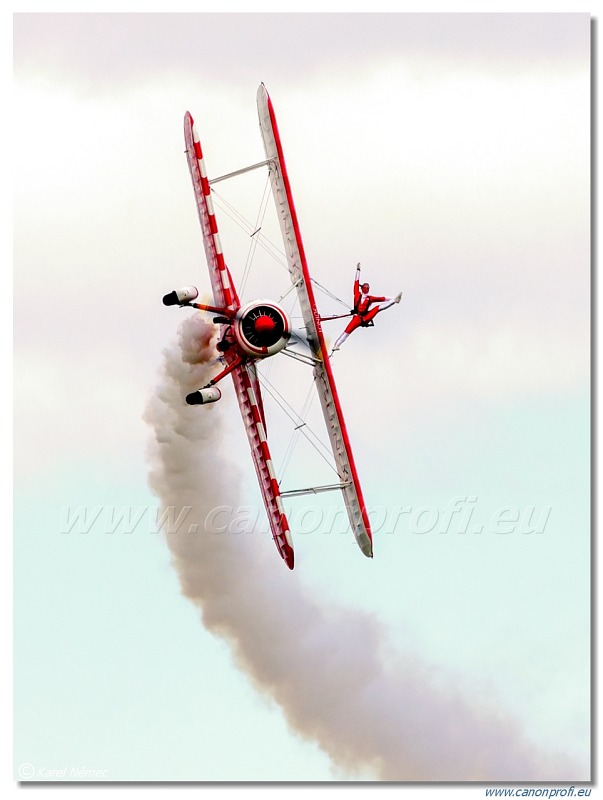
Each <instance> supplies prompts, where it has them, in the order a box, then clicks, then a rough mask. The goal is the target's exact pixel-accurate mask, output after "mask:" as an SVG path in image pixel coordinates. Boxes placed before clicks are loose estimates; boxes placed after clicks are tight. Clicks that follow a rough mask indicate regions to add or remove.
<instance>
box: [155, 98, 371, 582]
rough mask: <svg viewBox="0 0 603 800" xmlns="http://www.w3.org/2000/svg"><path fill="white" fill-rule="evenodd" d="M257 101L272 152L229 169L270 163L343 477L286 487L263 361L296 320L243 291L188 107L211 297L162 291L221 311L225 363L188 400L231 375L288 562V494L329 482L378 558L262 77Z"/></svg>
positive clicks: (172, 300)
mask: <svg viewBox="0 0 603 800" xmlns="http://www.w3.org/2000/svg"><path fill="white" fill-rule="evenodd" d="M257 108H258V115H259V123H260V131H261V135H262V139H263V143H264V150H265V154H266V159H265V161H263V162H261V163H260V164H255V165H253V166H251V167H246V168H244V170H239V171H238V172H237V173H231V175H234V174H238V173H241V172H244V171H246V170H251V169H255V168H256V167H257V168H259V167H264V168H266V167H267V169H268V172H269V176H270V184H271V189H272V195H273V198H274V202H275V205H276V209H277V215H278V220H279V224H280V232H281V234H282V239H283V243H284V247H285V251H286V259H287V267H288V271H289V275H290V279H291V285H292V288H294V289H295V290H296V292H297V299H298V302H299V307H300V309H301V315H302V318H303V322H304V327H305V334H306V339H307V346H308V348H309V350H310V354H311V355H310V358H309V360H308V363H310V364H311V366H312V369H313V372H314V376H313V377H314V385H315V387H316V391H317V393H318V397H319V399H320V404H321V408H322V413H323V416H324V421H325V424H326V429H327V432H328V437H329V441H330V446H331V449H332V453H333V458H334V462H335V467H336V472H337V475H338V482H337V483H336V484H334V485H332V486H320V487H313V488H310V489H307V490H306V489H304V490H293V491H291V492H284V491H281V488H280V486H279V482H278V481H277V478H276V475H275V470H274V467H273V462H272V458H271V455H270V449H269V447H268V442H267V439H266V417H265V412H264V403H263V399H262V391H261V385H260V380H259V378H258V370H257V366H258V364H259V362H260V361H262V360H263V359H267V358H271V357H273V356H275V355H277V354H278V353H281V352H283V351H284V349H285V348H286V347H287V345H288V343H289V341H290V339H291V337H292V326H291V321H290V319H289V318H288V315H287V313H286V312H285V311H284V309H283V308H282V307H281V306H279V304H278V303H276V302H272V301H269V300H254V301H251V302H245V303H241V300H240V299H239V295H238V293H237V289H236V286H235V284H234V282H233V278H232V275H231V273H230V270H229V268H228V266H227V264H226V262H225V259H224V254H223V252H222V245H221V241H220V234H219V232H218V225H217V222H216V214H215V209H214V203H213V200H212V188H211V186H210V184H211V183H212V182H213V181H210V180H209V178H208V173H207V168H206V163H205V158H204V155H203V150H202V147H201V142H200V140H199V135H198V132H197V128H196V126H195V123H194V121H193V118H192V116H191V115H190V113H189V112H187V113H186V115H185V117H184V138H185V143H186V155H187V159H188V166H189V170H190V174H191V178H192V182H193V188H194V194H195V200H196V204H197V212H198V216H199V221H200V223H201V229H202V232H203V242H204V248H205V254H206V258H207V265H208V268H209V275H210V281H211V288H212V294H213V302H212V303H211V304H205V303H196V302H194V301H195V300H196V299H197V297H198V291H197V289H196V287H194V286H191V287H185V288H183V289H179V290H176V291H173V292H170V293H169V294H167V295H165V296H164V298H163V302H164V304H165V305H168V306H171V305H174V306H191V307H193V308H197V309H200V310H202V311H206V312H211V313H213V314H214V315H215V316H214V318H213V321H214V323H216V324H218V325H219V326H220V335H219V341H218V343H217V349H218V352H219V353H220V361H221V365H222V367H223V368H222V369H221V371H220V372H219V373H218V374H217V375H215V376H214V377H213V378H212V380H211V381H210V382H209V383H208V384H207V385H206V386H203V387H201V388H200V389H199V390H198V391H195V392H192V393H191V394H189V395H187V397H186V402H187V403H188V404H190V405H204V404H207V403H214V402H216V401H218V400H219V399H220V397H221V392H220V389H219V387H218V384H219V383H220V382H221V381H222V380H223V379H224V378H225V377H226V376H227V375H231V377H232V380H233V382H234V388H235V393H236V396H237V399H238V404H239V408H240V411H241V415H242V418H243V423H244V425H245V430H246V432H247V437H248V440H249V446H250V449H251V455H252V459H253V463H254V466H255V471H256V473H257V478H258V481H259V486H260V491H261V495H262V499H263V502H264V505H265V507H266V513H267V516H268V520H269V523H270V529H271V532H272V536H273V539H274V542H275V544H276V547H277V549H278V551H279V553H280V555H281V556H282V558H283V560H284V561H285V563H286V564H287V566H288V567H289V569H293V565H294V551H293V541H292V537H291V531H290V528H289V522H288V520H287V515H286V513H285V510H284V505H283V497H285V496H287V495H296V494H308V493H317V492H318V491H325V490H329V489H335V490H339V491H341V493H342V495H343V500H344V503H345V507H346V510H347V515H348V518H349V523H350V526H351V529H352V531H353V533H354V536H355V538H356V541H357V543H358V546H359V547H360V550H361V551H362V553H363V554H364V555H365V556H368V557H369V558H372V555H373V544H372V534H371V527H370V522H369V518H368V514H367V511H366V507H365V503H364V499H363V496H362V490H361V487H360V481H359V478H358V473H357V470H356V465H355V463H354V457H353V455H352V448H351V446H350V440H349V437H348V433H347V429H346V425H345V420H344V417H343V412H342V408H341V403H340V400H339V396H338V393H337V387H336V385H335V379H334V376H333V370H332V367H331V363H330V360H329V354H328V349H327V346H326V343H325V337H324V334H323V328H322V322H323V321H324V320H325V319H331V318H332V317H321V315H320V312H319V311H318V308H317V304H316V298H315V293H314V287H313V281H312V279H311V277H310V272H309V270H308V264H307V261H306V255H305V251H304V245H303V242H302V237H301V233H300V228H299V223H298V218H297V214H296V211H295V205H294V203H293V196H292V194H291V186H290V183H289V177H288V174H287V168H286V165H285V159H284V156H283V148H282V144H281V139H280V135H279V130H278V127H277V123H276V117H275V114H274V108H273V105H272V102H271V100H270V97H269V95H268V92H267V91H266V87H265V86H264V84H261V85H260V87H259V89H258V92H257ZM222 177H230V175H228V176H222ZM220 179H222V178H220ZM215 180H217V179H215Z"/></svg>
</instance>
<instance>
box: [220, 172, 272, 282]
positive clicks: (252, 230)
mask: <svg viewBox="0 0 603 800" xmlns="http://www.w3.org/2000/svg"><path fill="white" fill-rule="evenodd" d="M211 191H212V195H213V196H214V197H215V199H216V201H217V203H216V204H217V205H218V206H219V207H220V208H221V209H222V210H223V211H224V213H225V214H226V215H227V216H228V217H230V219H231V220H233V222H234V223H235V224H236V225H238V226H239V228H241V230H243V231H245V233H246V234H247V235H248V236H252V235H253V238H254V240H257V244H258V245H259V246H260V247H262V248H263V249H264V250H265V251H266V253H268V255H269V256H270V257H271V258H272V259H273V260H274V261H276V263H277V264H278V265H279V266H280V267H283V268H284V269H288V267H287V256H286V255H285V253H284V252H283V251H282V250H280V249H279V248H278V247H276V245H275V244H274V243H273V242H272V241H271V240H270V239H268V237H266V236H264V235H263V234H262V233H256V231H257V225H256V226H254V225H253V224H252V223H251V222H250V221H249V220H248V219H247V218H246V217H244V216H243V214H241V213H240V212H239V211H237V209H236V208H235V207H234V206H233V205H232V204H231V203H229V202H228V200H226V199H225V198H224V197H222V195H221V194H219V193H218V192H217V191H216V190H215V189H214V188H213V186H212V190H211Z"/></svg>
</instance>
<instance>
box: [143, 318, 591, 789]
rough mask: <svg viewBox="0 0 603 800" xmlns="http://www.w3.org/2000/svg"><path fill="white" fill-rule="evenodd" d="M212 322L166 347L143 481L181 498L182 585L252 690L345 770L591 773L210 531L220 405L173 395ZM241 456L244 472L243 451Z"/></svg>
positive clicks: (490, 776) (510, 775)
mask: <svg viewBox="0 0 603 800" xmlns="http://www.w3.org/2000/svg"><path fill="white" fill-rule="evenodd" d="M214 330H215V329H214V326H213V325H210V324H208V323H207V322H205V321H204V320H203V319H202V317H201V315H195V316H194V317H191V318H188V319H187V320H185V321H184V323H183V324H182V326H181V329H180V333H179V342H178V343H177V344H174V345H173V346H172V347H171V348H169V349H168V350H166V352H165V354H164V363H163V369H162V373H161V377H160V385H159V386H158V389H157V391H156V394H155V395H154V397H153V398H152V399H151V401H150V402H149V405H148V407H147V410H146V414H145V419H146V421H147V422H148V423H149V425H150V426H151V428H152V429H153V431H154V439H153V442H152V447H151V468H150V478H149V480H150V485H151V488H152V490H153V492H154V493H155V494H156V495H157V496H158V498H159V500H160V502H161V504H162V506H163V507H164V508H168V507H173V508H175V509H176V511H175V513H174V515H175V516H176V517H177V516H178V509H182V508H185V507H188V506H190V507H191V509H192V510H191V511H190V513H189V514H188V515H187V516H186V524H184V525H182V526H179V527H178V529H177V530H173V531H171V532H169V531H168V532H166V540H167V543H168V546H169V548H170V550H171V554H172V557H173V563H174V566H175V569H176V570H177V573H178V576H179V580H180V585H181V587H182V592H183V593H184V595H185V596H186V597H187V598H189V599H190V600H191V601H192V602H193V603H195V605H196V606H197V607H198V608H199V610H200V613H201V616H202V620H203V624H204V625H205V627H206V628H207V629H208V630H209V631H211V632H212V633H214V634H217V635H219V636H221V637H223V638H224V639H225V640H227V641H228V642H229V644H230V646H231V648H232V651H233V654H234V657H235V660H236V663H237V664H238V666H239V667H240V669H241V670H244V671H245V673H246V674H247V675H248V676H249V678H250V679H251V680H252V681H253V683H254V685H255V686H256V688H257V689H258V691H260V692H262V693H264V694H265V695H267V696H269V697H270V698H272V700H273V701H274V702H276V703H278V705H279V706H280V707H281V709H282V710H283V712H284V714H285V716H286V719H287V721H288V723H289V725H290V727H291V728H292V729H293V731H295V732H296V733H297V734H298V735H301V736H303V737H305V738H307V739H309V740H312V741H314V742H316V743H317V744H318V745H319V746H320V747H321V748H322V750H323V751H324V752H325V753H327V754H328V756H329V757H330V759H331V760H332V762H333V763H334V764H335V765H337V768H338V770H339V771H345V772H346V773H347V774H348V775H349V776H350V777H351V778H353V777H354V776H356V775H358V771H359V770H362V771H364V772H366V771H367V770H370V771H371V772H372V773H373V774H374V776H375V779H377V780H381V781H445V782H453V781H496V782H509V781H523V782H525V781H534V780H543V781H547V782H552V781H563V780H573V781H576V780H586V779H588V777H587V776H585V775H582V777H581V776H580V774H577V773H579V772H583V770H578V768H577V767H576V766H575V765H573V764H572V763H571V762H570V760H569V759H566V758H564V757H563V756H562V755H558V756H555V757H549V756H545V755H543V754H539V753H538V752H537V750H536V748H535V747H534V745H533V744H531V743H529V742H528V741H527V740H526V739H525V738H524V736H523V734H522V731H521V728H520V726H519V725H518V724H516V723H515V722H514V721H513V720H511V719H508V718H506V717H505V716H504V715H503V714H500V713H498V712H497V711H496V710H494V709H491V708H490V709H488V708H484V707H483V705H482V704H480V703H478V702H477V701H473V700H472V699H471V698H468V697H466V696H462V695H461V693H459V692H458V691H456V690H455V689H454V687H452V686H449V685H447V682H446V679H445V676H443V675H442V674H440V673H438V671H437V670H436V669H434V667H433V666H432V665H429V664H426V663H422V661H421V660H420V658H418V657H414V656H412V655H409V654H403V655H399V656H392V654H391V652H390V651H389V649H388V643H387V638H386V636H385V634H384V632H383V630H382V629H381V628H380V625H379V623H378V621H377V620H375V619H374V618H373V617H371V616H370V615H368V614H366V613H362V612H360V611H358V610H357V609H354V610H346V609H345V608H339V609H334V608H331V607H325V605H324V604H322V603H321V599H320V597H314V596H311V595H310V593H309V592H307V591H305V590H304V586H303V576H301V575H299V573H297V572H290V571H289V570H287V569H285V568H284V566H283V565H282V564H281V563H280V562H279V559H278V555H277V554H276V552H272V549H271V548H266V547H263V548H262V547H259V546H258V540H257V537H256V536H254V535H253V534H249V535H242V534H238V535H237V534H229V533H219V532H216V531H212V530H211V529H210V528H209V526H208V523H207V517H208V512H209V511H211V510H212V509H213V508H216V507H218V506H230V507H232V506H236V505H237V495H238V492H239V489H238V485H237V483H238V481H237V477H236V471H235V469H233V466H232V463H231V462H232V461H233V460H234V459H233V457H232V455H231V454H225V453H224V448H223V447H222V424H221V422H222V421H221V415H222V411H221V409H220V404H216V405H212V406H209V407H206V408H199V407H189V406H187V405H186V404H185V402H184V397H185V395H186V394H187V393H189V392H191V391H194V390H195V389H198V388H199V386H202V385H203V384H204V383H207V381H208V380H209V377H210V376H211V374H212V373H213V372H215V366H212V365H211V361H212V359H213V358H214V357H215V341H214V338H213V337H214ZM237 459H238V454H237ZM240 461H241V463H242V464H244V465H247V464H248V467H249V469H250V470H252V469H253V467H252V462H251V458H250V457H249V456H248V454H247V453H245V454H241V455H240ZM209 519H211V515H210V517H209ZM222 521H223V520H222ZM196 526H198V527H196ZM265 550H266V551H267V553H266V556H265V555H264V551H265ZM267 556H269V558H268V557H267Z"/></svg>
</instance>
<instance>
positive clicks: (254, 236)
mask: <svg viewBox="0 0 603 800" xmlns="http://www.w3.org/2000/svg"><path fill="white" fill-rule="evenodd" d="M269 189H270V175H267V176H266V183H265V185H264V193H263V195H262V200H261V202H260V207H259V209H258V215H257V217H256V220H255V226H254V228H253V232H252V233H251V235H250V238H251V242H250V243H249V251H248V253H247V261H246V262H245V269H244V271H243V278H242V280H241V295H243V294H244V293H245V286H246V284H247V278H248V277H249V272H250V270H251V264H252V262H253V258H254V256H255V251H256V250H257V246H258V235H259V232H260V230H261V228H262V225H263V223H264V217H265V215H266V208H267V206H268V200H269V197H270V194H269Z"/></svg>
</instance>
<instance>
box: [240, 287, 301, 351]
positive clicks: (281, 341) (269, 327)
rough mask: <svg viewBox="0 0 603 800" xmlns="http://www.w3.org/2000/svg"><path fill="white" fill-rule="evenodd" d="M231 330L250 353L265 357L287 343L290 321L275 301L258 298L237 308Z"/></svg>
mask: <svg viewBox="0 0 603 800" xmlns="http://www.w3.org/2000/svg"><path fill="white" fill-rule="evenodd" d="M232 331H233V335H234V338H235V341H236V343H237V345H238V346H239V347H240V349H241V350H243V351H244V352H245V353H246V354H247V355H250V356H253V357H255V358H266V357H267V356H273V355H275V354H276V353H279V352H280V351H281V350H283V349H284V348H285V347H286V346H287V343H288V342H289V337H290V336H291V323H290V322H289V318H288V317H287V315H286V314H285V312H284V311H283V309H282V308H280V307H279V306H277V305H276V304H275V303H271V302H270V301H268V300H255V301H254V302H252V303H248V304H247V305H245V306H243V307H242V308H240V309H239V310H238V311H237V315H236V317H235V321H234V324H233V326H232Z"/></svg>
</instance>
